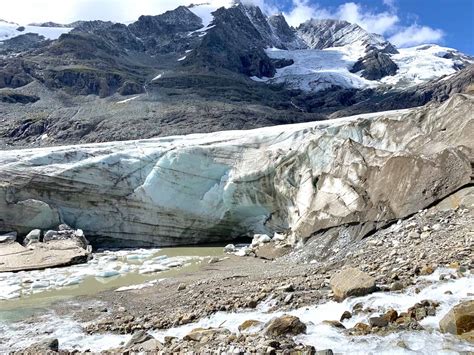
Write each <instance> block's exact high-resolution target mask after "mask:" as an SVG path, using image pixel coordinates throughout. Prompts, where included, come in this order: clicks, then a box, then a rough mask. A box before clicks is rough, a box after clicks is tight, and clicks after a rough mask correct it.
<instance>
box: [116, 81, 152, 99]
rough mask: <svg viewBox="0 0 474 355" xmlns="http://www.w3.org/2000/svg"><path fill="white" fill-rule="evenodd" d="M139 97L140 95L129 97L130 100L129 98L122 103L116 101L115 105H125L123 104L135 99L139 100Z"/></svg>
mask: <svg viewBox="0 0 474 355" xmlns="http://www.w3.org/2000/svg"><path fill="white" fill-rule="evenodd" d="M153 80H155V79H153ZM139 97H140V95H138V96H134V97H131V98H129V99H125V100H122V101H117V102H116V103H117V104H125V103H127V102H129V101H132V100H135V99H137V98H139Z"/></svg>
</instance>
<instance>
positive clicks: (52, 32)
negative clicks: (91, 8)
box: [0, 20, 72, 41]
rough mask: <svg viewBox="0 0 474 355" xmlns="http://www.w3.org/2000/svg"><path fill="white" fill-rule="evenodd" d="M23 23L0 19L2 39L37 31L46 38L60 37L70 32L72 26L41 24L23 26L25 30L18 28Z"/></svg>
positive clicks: (0, 35) (0, 38)
mask: <svg viewBox="0 0 474 355" xmlns="http://www.w3.org/2000/svg"><path fill="white" fill-rule="evenodd" d="M20 26H21V25H19V24H17V23H12V22H6V21H2V20H0V41H5V40H7V39H11V38H14V37H17V36H20V35H24V34H27V33H37V34H39V35H40V36H43V37H45V38H46V39H58V38H59V36H61V35H62V34H63V33H68V32H69V31H71V30H72V28H68V27H40V26H23V27H25V30H24V31H18V30H17V29H18V28H19V27H20Z"/></svg>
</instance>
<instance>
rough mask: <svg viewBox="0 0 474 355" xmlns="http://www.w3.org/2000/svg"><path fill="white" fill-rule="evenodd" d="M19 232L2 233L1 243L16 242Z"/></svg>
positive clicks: (0, 236)
mask: <svg viewBox="0 0 474 355" xmlns="http://www.w3.org/2000/svg"><path fill="white" fill-rule="evenodd" d="M16 237H17V233H16V232H9V233H5V234H1V235H0V243H13V242H16Z"/></svg>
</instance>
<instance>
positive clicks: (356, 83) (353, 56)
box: [254, 46, 377, 91]
mask: <svg viewBox="0 0 474 355" xmlns="http://www.w3.org/2000/svg"><path fill="white" fill-rule="evenodd" d="M267 54H268V56H269V57H270V58H274V59H292V60H293V61H294V64H293V65H290V66H288V67H285V68H281V69H278V70H277V73H276V75H275V76H274V77H273V78H264V79H263V81H265V82H267V83H269V84H281V83H285V84H286V85H287V87H289V88H291V89H301V90H304V91H319V90H324V89H328V88H330V87H332V86H340V87H343V88H357V89H365V88H368V87H373V86H376V85H377V84H376V83H375V82H371V81H370V80H366V79H364V78H362V77H360V76H359V75H357V74H353V73H351V72H350V71H349V70H350V69H351V68H352V66H353V65H354V63H355V62H356V61H357V59H358V58H359V56H360V54H361V52H360V49H359V48H354V47H351V46H344V47H339V48H330V49H324V50H318V49H300V50H279V49H274V48H272V49H268V50H267ZM254 80H255V78H254Z"/></svg>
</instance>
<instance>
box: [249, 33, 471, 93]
mask: <svg viewBox="0 0 474 355" xmlns="http://www.w3.org/2000/svg"><path fill="white" fill-rule="evenodd" d="M398 52H399V53H397V54H390V58H391V59H392V60H393V62H394V63H395V64H396V65H397V66H398V68H399V69H398V71H397V73H396V74H395V75H391V76H385V77H384V78H382V79H380V80H367V79H365V78H363V77H361V76H360V73H351V72H350V70H351V69H352V67H353V66H354V64H355V63H356V62H357V60H358V59H359V58H361V57H364V55H365V53H366V47H365V46H364V45H363V44H362V43H360V42H354V43H350V44H346V45H342V46H339V47H330V48H325V49H298V50H283V49H277V48H268V49H267V50H266V53H267V55H268V56H269V57H270V58H272V59H291V60H293V62H294V63H293V64H292V65H289V66H287V67H284V68H280V69H277V73H276V74H275V75H274V76H273V77H272V78H257V77H252V78H251V79H253V80H255V81H263V82H266V83H267V84H284V85H285V86H286V87H287V88H290V89H300V90H303V91H306V92H317V91H321V90H325V89H328V88H331V87H341V88H345V89H368V88H388V87H390V86H394V87H395V88H400V89H404V88H407V87H410V86H415V85H419V84H423V83H427V82H428V81H430V80H433V79H437V78H441V77H443V76H448V75H451V74H454V73H456V72H457V70H458V68H459V67H462V66H463V65H464V64H466V63H471V64H472V63H474V62H473V60H472V58H471V57H468V56H465V55H463V54H462V53H460V52H459V51H457V50H455V49H452V48H448V47H442V46H439V45H434V44H432V45H422V46H416V47H410V48H399V49H398Z"/></svg>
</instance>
